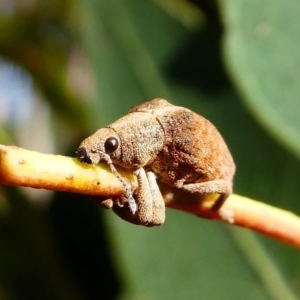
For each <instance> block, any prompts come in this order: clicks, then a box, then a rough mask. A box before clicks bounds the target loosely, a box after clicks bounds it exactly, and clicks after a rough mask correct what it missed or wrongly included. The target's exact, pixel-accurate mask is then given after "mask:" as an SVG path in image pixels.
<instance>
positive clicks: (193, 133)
mask: <svg viewBox="0 0 300 300" xmlns="http://www.w3.org/2000/svg"><path fill="white" fill-rule="evenodd" d="M77 156H78V159H79V160H80V161H81V162H85V163H89V164H98V163H100V162H106V163H108V165H109V166H110V167H111V170H112V171H113V173H114V174H115V175H116V176H117V177H118V178H119V180H120V181H121V182H122V184H123V185H124V194H123V196H122V197H121V198H120V199H107V200H105V201H103V202H102V204H103V205H104V206H106V207H109V208H112V209H113V210H114V211H115V212H116V213H117V214H118V215H119V216H120V217H122V218H123V219H125V220H126V221H129V222H131V223H134V224H140V225H144V226H149V227H150V226H155V225H161V224H162V223H164V220H165V203H164V200H163V197H162V195H161V193H160V190H159V187H158V185H157V180H158V181H161V182H162V183H164V184H166V185H169V186H171V187H174V188H177V189H181V190H183V191H186V192H187V193H198V194H201V195H211V194H217V199H216V200H215V202H214V205H213V206H212V210H215V211H218V210H219V209H220V208H221V206H222V204H223V203H224V201H225V200H226V199H227V198H228V196H229V195H230V194H231V193H232V183H233V176H234V173H235V164H234V161H233V158H232V156H231V154H230V151H229V150H228V147H227V145H226V143H225V141H224V140H223V138H222V136H221V135H220V133H219V132H218V130H217V129H216V127H215V126H214V125H213V124H212V123H210V122H209V121H208V120H206V119H205V118H204V117H202V116H200V115H198V114H196V113H194V112H192V111H191V110H189V109H187V108H184V107H179V106H174V105H172V104H170V103H169V102H167V101H166V100H164V99H154V100H152V101H148V102H145V103H144V104H141V105H139V106H135V107H133V108H131V109H130V110H129V111H128V113H127V114H126V115H125V116H124V117H122V118H120V119H119V120H117V121H115V122H114V123H112V124H110V125H108V126H106V127H105V128H101V129H99V130H98V131H96V132H95V133H94V134H93V135H91V136H89V137H88V138H86V139H85V140H84V141H83V142H82V143H81V144H80V146H79V148H78V150H77ZM114 165H119V166H122V167H123V168H125V169H127V170H129V171H131V172H133V173H134V174H135V175H136V176H137V179H138V187H137V188H136V190H134V191H133V190H132V188H131V187H130V185H129V184H128V183H126V182H125V180H124V179H123V178H122V177H121V176H120V175H119V173H118V172H117V170H116V169H115V167H114Z"/></svg>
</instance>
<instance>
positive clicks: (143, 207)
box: [134, 168, 152, 225]
mask: <svg viewBox="0 0 300 300" xmlns="http://www.w3.org/2000/svg"><path fill="white" fill-rule="evenodd" d="M134 174H135V175H136V176H137V180H138V188H137V190H136V191H135V193H134V196H135V199H136V202H137V212H136V214H137V218H138V220H139V222H140V224H141V225H148V224H150V223H151V221H152V195H151V190H150V186H149V182H148V178H147V175H146V172H145V170H144V169H143V168H140V169H138V170H137V171H135V172H134Z"/></svg>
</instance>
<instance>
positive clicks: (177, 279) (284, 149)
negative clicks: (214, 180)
mask: <svg viewBox="0 0 300 300" xmlns="http://www.w3.org/2000/svg"><path fill="white" fill-rule="evenodd" d="M171 2H172V1H167V2H165V3H164V1H163V0H161V1H158V0H155V1H153V0H152V1H151V0H145V1H139V0H127V1H125V0H122V1H120V0H119V1H117V0H111V1H105V0H68V1H67V0H64V1H62V0H52V1H50V0H47V1H41V0H37V1H25V0H23V1H22V0H19V1H12V2H11V3H14V5H13V6H12V8H11V10H9V11H8V10H7V9H6V10H5V9H4V7H5V5H4V4H5V3H9V1H2V2H0V55H1V56H2V57H3V58H6V59H7V60H10V61H13V62H15V63H18V64H20V65H21V66H23V67H24V68H26V70H27V71H28V72H29V74H31V76H32V77H33V78H34V80H35V84H36V88H37V90H38V91H39V92H41V93H42V94H43V96H44V101H45V102H46V103H48V104H49V106H50V107H51V112H52V119H53V120H52V122H53V123H52V130H53V135H54V136H55V137H57V141H56V143H57V144H59V143H60V140H64V141H65V142H68V141H70V142H69V145H68V150H67V151H65V150H64V152H65V154H67V153H68V152H69V153H71V155H73V154H72V153H74V151H75V149H76V147H77V145H78V144H79V142H80V140H81V139H83V138H84V137H85V136H86V135H88V134H89V133H91V132H93V131H95V130H96V129H97V128H99V127H100V126H103V125H105V124H107V123H109V122H112V121H114V120H115V119H116V118H118V117H120V116H122V115H124V114H125V112H126V110H127V109H128V108H129V107H130V106H132V105H136V104H139V103H141V102H143V101H145V100H149V99H151V98H154V97H166V98H168V100H169V101H171V102H172V103H174V104H178V105H182V106H186V107H189V108H191V109H193V110H195V111H196V112H198V113H200V114H202V115H204V116H205V117H207V118H208V119H210V120H211V121H212V122H213V123H214V124H215V125H216V126H217V127H218V128H219V130H220V131H221V133H222V134H223V135H224V137H225V139H226V141H227V142H228V145H229V147H230V149H231V150H232V153H233V156H234V158H235V161H236V165H237V174H236V178H235V192H236V193H240V194H243V195H246V196H249V197H253V198H255V199H259V200H261V201H265V202H268V203H270V204H272V205H275V206H279V207H282V208H285V209H287V210H291V211H294V212H295V213H297V214H300V204H299V203H300V202H299V201H298V199H299V198H300V191H299V189H298V176H299V174H300V164H299V155H298V154H299V153H300V146H299V145H300V138H299V132H298V130H297V128H298V127H299V126H298V125H299V115H300V111H299V107H300V106H299V104H298V102H299V101H298V99H296V97H297V95H298V93H297V89H298V86H299V85H297V78H298V77H299V76H298V72H299V68H298V67H299V53H298V51H297V49H298V48H297V43H298V40H297V38H296V34H297V32H298V29H299V24H300V23H299V21H298V20H299V18H297V15H296V11H297V9H298V10H299V9H300V4H298V3H297V2H296V1H290V2H282V1H279V0H275V1H272V3H271V1H269V0H263V1H245V0H244V1H241V0H230V1H219V2H216V1H204V0H198V1H196V0H194V1H192V3H190V2H189V1H187V0H186V1H184V0H181V1H179V0H176V1H175V0H174V7H173V9H172V10H171V11H170V4H169V3H171ZM1 5H2V10H1ZM176 5H178V7H176ZM185 5H186V6H185ZM183 7H184V8H183ZM193 8H194V11H193ZM283 10H284V11H286V12H288V13H286V14H285V13H284V12H283ZM174 12H175V13H174ZM180 12H181V14H182V15H181V16H180ZM185 20H193V22H191V23H188V24H193V26H189V25H187V23H186V22H185ZM195 24H198V25H195ZM223 24H224V25H223ZM74 53H77V54H76V55H74ZM78 53H79V54H78ZM74 57H75V58H74ZM82 62H84V63H82ZM74 65H75V67H74ZM225 66H226V67H228V69H229V73H228V74H230V76H229V75H228V74H227V71H226V69H225ZM297 66H298V67H297ZM237 91H238V92H239V94H238V93H237ZM0 92H1V91H0ZM244 103H246V105H245V106H244ZM20 105H22V103H20ZM248 108H250V109H249V110H248ZM34 118H35V116H34V115H33V116H32V119H34ZM36 127H37V128H39V124H36ZM13 130H14V129H13V128H9V129H8V128H7V127H4V126H3V128H1V134H0V142H2V143H4V142H5V141H6V142H7V141H8V140H9V139H11V137H13V136H14V134H13ZM273 136H276V139H273ZM31 138H32V139H34V138H35V135H34V134H32V137H31ZM291 149H292V150H293V151H290V150H291ZM295 154H296V155H295ZM40 200H41V201H42V200H43V199H40ZM0 240H1V243H0V266H1V267H0V297H1V299H117V298H118V299H212V300H214V299H246V300H247V299H258V300H259V299H284V300H286V299H298V298H300V297H299V295H300V288H299V287H300V258H299V257H300V256H299V254H298V251H297V250H295V249H291V248H290V247H288V246H286V245H283V244H280V243H278V242H276V241H274V240H271V239H268V238H265V237H262V236H259V235H258V234H254V233H251V232H249V231H248V230H243V229H238V228H231V227H229V226H225V225H224V224H218V223H217V222H210V221H207V220H202V219H198V218H195V217H194V216H191V215H187V214H184V213H182V212H177V211H172V210H168V211H167V220H166V224H164V225H163V226H161V227H159V228H151V229H147V228H142V227H138V226H134V225H131V224H127V223H126V222H124V221H122V220H120V219H118V218H117V216H115V215H113V213H112V212H110V211H107V212H106V211H103V210H98V208H97V207H96V206H95V205H94V204H93V203H91V202H90V201H87V199H86V198H85V197H84V196H81V195H72V194H66V193H56V194H55V195H54V196H53V197H52V201H51V203H50V204H49V205H48V206H45V207H44V208H42V209H41V208H39V207H37V206H36V205H33V204H32V202H30V201H29V196H28V195H27V194H26V193H24V190H18V189H14V188H5V187H2V188H1V189H0Z"/></svg>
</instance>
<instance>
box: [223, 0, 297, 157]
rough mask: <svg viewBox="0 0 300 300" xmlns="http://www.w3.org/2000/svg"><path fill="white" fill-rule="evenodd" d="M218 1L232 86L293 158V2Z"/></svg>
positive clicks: (295, 12)
mask: <svg viewBox="0 0 300 300" xmlns="http://www.w3.org/2000/svg"><path fill="white" fill-rule="evenodd" d="M219 2H220V4H221V7H222V13H221V15H222V17H223V21H224V25H225V40H224V54H225V61H226V64H227V66H228V69H229V71H230V73H231V75H232V78H233V80H234V82H235V84H236V86H237V87H238V89H239V90H240V92H241V94H242V96H243V99H244V100H245V103H246V104H247V106H248V107H249V109H250V110H251V111H252V113H253V115H254V116H255V118H257V120H258V121H259V122H260V123H261V124H262V125H263V126H264V127H265V128H267V129H268V130H269V131H270V133H272V134H273V135H274V136H275V137H276V138H278V139H279V140H280V141H281V142H282V143H284V144H285V146H286V147H288V148H289V149H291V150H292V151H294V152H295V153H296V154H297V155H298V157H299V156H300V131H299V128H300V105H299V94H300V85H299V78H300V51H299V48H300V40H299V38H298V36H299V31H300V19H299V16H298V12H299V10H300V3H299V1H297V0H291V1H280V0H275V1H272V0H264V1H259V0H253V1H247V0H229V1H219Z"/></svg>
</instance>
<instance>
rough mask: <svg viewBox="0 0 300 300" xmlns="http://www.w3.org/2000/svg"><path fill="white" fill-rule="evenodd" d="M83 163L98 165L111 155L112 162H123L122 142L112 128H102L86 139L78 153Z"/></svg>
mask: <svg viewBox="0 0 300 300" xmlns="http://www.w3.org/2000/svg"><path fill="white" fill-rule="evenodd" d="M76 153H77V157H78V159H79V160H80V161H81V162H84V163H88V164H98V163H100V162H102V161H103V160H104V157H105V156H107V155H109V156H110V158H111V160H112V162H119V161H120V160H121V154H122V153H121V140H120V138H119V136H118V134H116V132H115V131H114V130H113V129H111V128H102V129H99V130H98V131H96V132H95V133H94V134H93V135H91V136H89V137H88V138H86V139H85V140H84V141H83V142H82V143H81V144H80V146H79V148H78V150H77V151H76Z"/></svg>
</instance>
